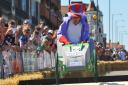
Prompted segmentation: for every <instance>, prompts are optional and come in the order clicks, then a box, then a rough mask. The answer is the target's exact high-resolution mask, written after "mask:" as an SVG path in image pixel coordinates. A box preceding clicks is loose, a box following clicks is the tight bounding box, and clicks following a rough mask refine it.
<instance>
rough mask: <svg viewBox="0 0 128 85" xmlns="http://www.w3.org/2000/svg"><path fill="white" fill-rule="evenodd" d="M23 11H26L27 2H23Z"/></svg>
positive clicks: (23, 0) (24, 0)
mask: <svg viewBox="0 0 128 85" xmlns="http://www.w3.org/2000/svg"><path fill="white" fill-rule="evenodd" d="M22 10H23V11H26V0H22Z"/></svg>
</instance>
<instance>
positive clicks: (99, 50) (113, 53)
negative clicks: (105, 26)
mask: <svg viewBox="0 0 128 85" xmlns="http://www.w3.org/2000/svg"><path fill="white" fill-rule="evenodd" d="M96 55H97V59H98V60H102V61H115V60H122V61H124V60H128V52H127V51H126V50H125V49H123V48H118V49H117V48H113V49H110V48H104V47H103V45H102V43H99V42H97V43H96Z"/></svg>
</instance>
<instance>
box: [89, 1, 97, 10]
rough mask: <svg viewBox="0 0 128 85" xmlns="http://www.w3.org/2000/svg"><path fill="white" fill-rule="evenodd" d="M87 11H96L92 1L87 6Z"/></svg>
mask: <svg viewBox="0 0 128 85" xmlns="http://www.w3.org/2000/svg"><path fill="white" fill-rule="evenodd" d="M87 11H97V8H96V6H95V3H94V1H91V2H90V3H89V5H88V8H87Z"/></svg>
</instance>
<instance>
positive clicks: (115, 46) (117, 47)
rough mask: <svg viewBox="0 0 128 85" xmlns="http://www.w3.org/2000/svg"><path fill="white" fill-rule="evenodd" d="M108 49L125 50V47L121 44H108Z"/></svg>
mask: <svg viewBox="0 0 128 85" xmlns="http://www.w3.org/2000/svg"><path fill="white" fill-rule="evenodd" d="M106 47H107V48H111V49H112V48H116V49H125V45H121V44H119V43H111V42H110V43H107V44H106Z"/></svg>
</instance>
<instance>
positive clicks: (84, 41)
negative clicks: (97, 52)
mask: <svg viewBox="0 0 128 85" xmlns="http://www.w3.org/2000/svg"><path fill="white" fill-rule="evenodd" d="M81 43H89V41H82V42H81Z"/></svg>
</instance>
